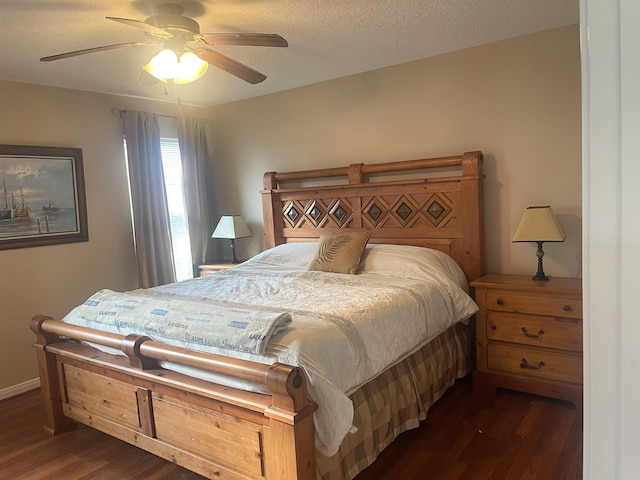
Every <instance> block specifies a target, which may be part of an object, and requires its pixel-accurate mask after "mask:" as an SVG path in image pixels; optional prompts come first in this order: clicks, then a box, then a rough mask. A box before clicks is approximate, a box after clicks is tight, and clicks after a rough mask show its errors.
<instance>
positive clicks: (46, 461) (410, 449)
mask: <svg viewBox="0 0 640 480" xmlns="http://www.w3.org/2000/svg"><path fill="white" fill-rule="evenodd" d="M41 405H42V404H41V400H40V392H39V391H37V390H36V391H33V392H29V393H26V394H24V395H20V396H18V397H13V398H10V399H7V400H4V401H2V402H0V479H2V480H36V479H43V480H45V479H46V480H57V479H60V480H89V479H91V480H142V479H144V480H201V479H202V478H203V477H201V476H199V475H196V474H194V473H191V472H188V471H187V470H184V469H182V468H180V467H178V466H176V465H174V464H172V463H170V462H167V461H164V460H162V459H160V458H158V457H155V456H153V455H151V454H148V453H146V452H143V451H141V450H139V449H138V448H136V447H133V446H130V445H128V444H126V443H124V442H121V441H119V440H116V439H114V438H111V437H109V436H107V435H105V434H102V433H100V432H98V431H95V430H92V429H90V428H86V427H79V428H78V429H77V430H74V431H71V432H67V433H65V434H62V435H59V436H56V437H49V436H47V435H46V434H45V433H44V432H43V430H42V428H41V425H42V421H43V417H42V413H41ZM581 478H582V418H579V416H578V415H577V414H576V410H575V408H574V407H573V406H572V405H570V404H568V403H565V402H561V401H558V400H552V399H546V398H541V397H535V396H531V395H527V394H522V393H517V392H509V391H502V390H500V391H498V392H496V395H495V397H494V398H493V399H491V401H489V402H482V403H479V402H478V400H477V398H476V397H475V395H474V392H473V389H472V388H471V385H470V381H469V380H468V379H463V380H461V381H459V382H458V383H457V384H456V385H455V386H454V387H453V388H451V389H450V390H449V391H448V392H447V394H446V395H445V397H444V398H443V399H441V400H440V401H439V402H438V403H437V404H436V405H434V406H433V407H432V409H431V411H430V413H429V418H427V420H426V421H425V422H423V424H422V425H421V427H420V428H418V429H415V430H411V431H409V432H405V433H404V434H402V435H401V436H400V437H399V438H398V439H397V440H396V441H395V442H394V443H393V444H391V445H390V446H389V447H388V448H387V449H386V450H385V451H384V452H383V453H382V454H381V456H380V457H379V458H378V460H377V461H376V462H375V463H374V464H373V465H372V466H371V467H369V468H368V469H367V470H365V471H364V472H362V473H361V474H360V475H359V476H358V477H356V480H382V479H393V480H413V479H420V480H423V479H433V480H450V479H451V480H454V479H474V480H479V479H496V480H497V479H500V480H502V479H518V480H521V479H532V480H533V479H536V480H553V479H558V480H578V479H581Z"/></svg>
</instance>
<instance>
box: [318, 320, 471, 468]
mask: <svg viewBox="0 0 640 480" xmlns="http://www.w3.org/2000/svg"><path fill="white" fill-rule="evenodd" d="M470 338H471V337H470V333H469V327H468V326H465V325H463V324H460V323H459V324H456V325H454V326H453V327H451V328H449V329H448V330H447V331H445V332H444V333H442V334H440V335H439V336H438V337H436V338H435V339H433V340H432V341H431V342H429V343H428V344H426V345H425V346H424V347H422V348H421V349H420V350H418V351H417V352H416V353H414V354H413V355H411V356H409V357H407V358H406V359H405V360H403V361H401V362H399V363H397V364H396V365H394V366H393V367H391V368H390V369H388V370H386V371H385V372H383V373H381V374H380V375H379V376H377V377H376V378H375V379H373V380H372V381H370V382H368V383H367V384H365V385H363V386H362V387H360V388H359V389H358V390H356V391H355V392H354V393H353V394H352V395H351V396H350V398H351V400H352V401H353V405H354V410H355V414H354V425H355V426H356V427H357V428H358V430H357V432H355V433H350V434H347V436H346V437H345V439H344V440H343V442H342V444H341V445H340V449H339V450H338V452H337V453H336V454H335V455H333V456H331V457H325V456H323V455H321V454H319V453H317V454H316V459H317V469H318V479H319V480H351V479H352V478H354V477H355V476H356V475H357V474H358V473H359V472H361V471H362V470H364V469H365V468H366V467H368V466H369V465H371V464H372V463H373V462H374V460H375V459H376V458H377V457H378V455H379V454H380V452H382V450H384V448H385V447H387V446H388V445H389V444H390V443H391V442H392V441H393V440H394V439H395V438H396V437H397V436H398V435H399V434H401V433H402V432H404V431H406V430H409V429H412V428H416V427H418V425H419V424H420V422H421V421H422V420H424V419H426V418H427V410H428V409H429V407H430V406H431V405H433V404H434V403H435V402H436V401H437V400H438V399H439V398H440V397H442V395H444V392H445V391H446V390H447V389H448V388H449V387H450V386H451V385H453V384H454V382H455V381H456V380H457V379H458V378H461V377H463V376H465V375H467V374H468V373H469V371H470V369H471V354H470V352H471V341H470Z"/></svg>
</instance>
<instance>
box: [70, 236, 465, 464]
mask: <svg viewBox="0 0 640 480" xmlns="http://www.w3.org/2000/svg"><path fill="white" fill-rule="evenodd" d="M300 248H302V247H300ZM305 248H310V247H305ZM272 258H273V256H271V257H269V256H268V255H266V256H264V255H258V256H257V257H254V259H252V260H250V261H248V262H245V263H244V264H242V265H240V266H238V267H236V268H233V269H229V270H225V271H222V272H218V273H216V274H213V275H208V276H205V277H202V278H198V279H194V280H188V281H184V282H180V283H175V284H171V285H165V286H161V287H157V288H154V289H151V290H149V291H147V293H149V294H152V295H162V294H165V293H168V294H171V296H172V298H173V299H174V300H180V299H182V300H185V301H189V302H199V303H200V304H201V305H202V306H205V305H207V304H210V305H215V306H218V307H220V306H222V307H233V308H236V307H239V308H250V309H252V310H257V311H261V312H270V313H276V314H281V313H283V312H285V313H287V314H288V315H290V316H291V320H292V321H291V323H290V324H289V326H288V328H286V329H284V330H282V331H280V332H278V333H276V334H274V335H273V336H272V337H271V341H270V342H269V343H268V345H267V347H266V350H265V351H264V354H261V355H255V354H251V353H247V352H239V351H233V350H224V349H220V348H216V347H212V346H209V345H203V344H202V343H198V342H195V343H188V342H186V343H184V346H186V347H188V348H192V349H195V350H201V351H208V352H213V353H218V354H223V355H228V356H233V357H236V358H244V359H248V360H252V361H259V362H262V363H266V364H271V363H274V362H282V363H286V364H289V365H296V366H302V367H303V368H304V369H305V371H306V373H307V376H308V378H309V394H310V396H311V398H312V399H313V400H314V401H316V402H317V403H318V406H319V408H318V410H317V411H316V413H315V414H314V422H315V427H316V428H315V431H316V447H317V448H318V450H319V451H320V452H321V453H322V454H324V455H332V454H333V453H335V452H336V451H337V448H338V446H339V445H340V443H341V441H342V439H343V438H344V436H345V435H346V434H347V433H348V432H349V430H350V429H351V428H352V421H353V406H352V404H351V401H350V400H349V398H348V395H349V394H350V393H351V392H353V391H354V390H355V389H357V388H358V387H360V386H361V385H362V384H364V383H365V382H367V381H368V380H370V379H371V378H373V377H375V376H376V375H377V374H378V373H379V372H381V371H382V370H384V369H385V368H387V367H389V366H390V365H392V364H394V363H396V362H398V361H399V360H401V359H403V358H404V357H406V356H407V355H409V354H411V353H413V352H414V351H415V350H417V349H418V348H419V347H421V346H422V345H424V344H425V343H426V342H427V341H429V340H430V339H432V338H434V337H436V336H437V335H439V334H440V333H441V332H443V331H444V330H446V329H447V328H448V327H449V326H451V325H453V324H454V323H456V322H458V321H461V320H465V319H467V318H468V317H469V316H471V315H473V314H474V313H475V312H476V311H477V306H476V305H475V303H474V302H473V301H472V300H471V298H470V297H469V296H468V295H467V294H466V293H465V292H464V290H463V288H461V286H460V282H459V278H458V279H457V280H456V279H455V278H452V276H451V275H448V274H447V272H446V271H445V270H444V269H440V268H433V269H430V270H429V271H425V272H421V273H420V275H419V278H416V277H417V276H415V275H414V276H413V277H411V278H403V277H396V276H394V275H389V274H385V273H375V272H368V271H365V272H362V273H360V274H358V275H343V274H333V273H325V272H312V271H306V270H305V268H304V267H303V266H301V265H303V264H304V263H303V262H301V265H279V264H278V262H276V263H273V262H271V261H270V259H272ZM64 320H65V321H67V322H69V323H74V324H77V325H82V326H88V327H92V328H100V329H102V330H107V331H112V332H115V333H121V334H128V333H132V332H134V331H136V333H144V334H147V335H149V336H150V337H152V338H153V337H154V335H153V333H149V332H145V331H139V330H136V329H135V328H134V329H132V328H130V326H129V325H118V324H116V323H115V322H114V323H113V324H111V325H104V324H102V325H96V324H95V323H94V322H93V321H92V320H91V319H84V318H82V317H81V316H80V315H78V312H76V313H74V311H72V312H71V313H70V314H69V315H67V317H65V319H64ZM158 340H159V341H165V340H164V339H159V338H158ZM164 366H165V367H167V368H170V369H173V370H178V371H183V372H185V373H188V374H190V375H196V374H197V376H199V377H200V378H205V379H211V380H214V381H221V379H220V377H218V376H211V375H207V374H206V372H194V371H193V370H191V369H185V368H181V367H180V366H176V365H164ZM227 380H228V379H227ZM222 381H224V379H223V380H222ZM225 383H227V384H230V386H234V387H243V388H244V387H246V385H238V384H234V383H233V382H228V381H225Z"/></svg>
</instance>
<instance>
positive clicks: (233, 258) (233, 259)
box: [229, 238, 240, 263]
mask: <svg viewBox="0 0 640 480" xmlns="http://www.w3.org/2000/svg"><path fill="white" fill-rule="evenodd" d="M229 263H240V262H238V258H237V257H236V241H235V240H234V239H233V238H232V239H231V262H229Z"/></svg>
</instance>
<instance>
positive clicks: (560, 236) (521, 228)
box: [513, 205, 566, 242]
mask: <svg viewBox="0 0 640 480" xmlns="http://www.w3.org/2000/svg"><path fill="white" fill-rule="evenodd" d="M565 237H566V235H565V234H564V231H563V230H562V227H561V226H560V224H559V223H558V219H557V218H556V216H555V215H554V214H553V210H552V209H551V207H550V206H549V205H540V206H534V207H527V209H526V210H525V211H524V214H523V215H522V219H521V220H520V225H518V229H517V230H516V233H515V235H514V236H513V241H514V242H564V239H565Z"/></svg>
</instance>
